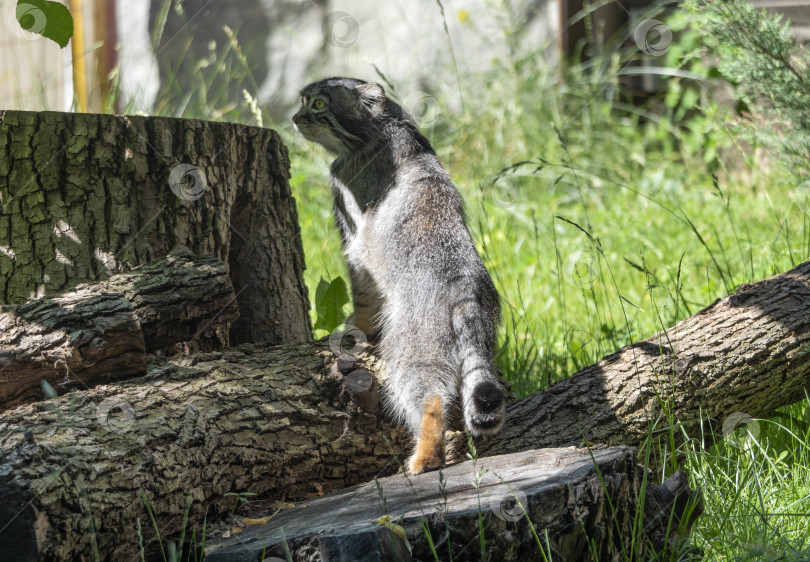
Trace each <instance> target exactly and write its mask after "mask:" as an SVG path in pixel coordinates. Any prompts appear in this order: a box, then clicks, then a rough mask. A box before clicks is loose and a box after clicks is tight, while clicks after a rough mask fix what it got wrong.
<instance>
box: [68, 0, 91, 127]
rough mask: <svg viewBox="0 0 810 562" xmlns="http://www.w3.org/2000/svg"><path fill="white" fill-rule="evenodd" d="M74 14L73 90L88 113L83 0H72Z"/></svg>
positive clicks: (71, 8) (80, 104)
mask: <svg viewBox="0 0 810 562" xmlns="http://www.w3.org/2000/svg"><path fill="white" fill-rule="evenodd" d="M70 14H71V15H72V16H73V37H71V39H70V54H71V56H72V58H73V91H74V92H75V93H76V100H77V101H78V103H79V111H80V112H81V113H87V75H86V74H85V68H84V14H83V13H82V0H70Z"/></svg>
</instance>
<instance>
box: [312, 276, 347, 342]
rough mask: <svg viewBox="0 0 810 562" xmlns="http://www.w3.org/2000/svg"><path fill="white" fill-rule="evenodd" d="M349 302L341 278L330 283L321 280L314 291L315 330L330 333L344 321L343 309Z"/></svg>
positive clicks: (336, 278)
mask: <svg viewBox="0 0 810 562" xmlns="http://www.w3.org/2000/svg"><path fill="white" fill-rule="evenodd" d="M348 302H349V291H348V289H347V287H346V282H345V281H344V280H343V278H342V277H335V278H334V279H333V280H332V282H331V283H330V282H328V281H326V280H325V279H324V278H321V280H320V282H319V283H318V288H317V289H316V290H315V311H316V312H317V314H318V320H317V321H316V322H315V329H316V330H326V331H327V332H331V331H332V330H334V329H335V328H337V327H338V326H340V325H341V324H343V322H344V321H345V320H346V314H345V313H344V311H343V307H344V306H345V305H346V304H348Z"/></svg>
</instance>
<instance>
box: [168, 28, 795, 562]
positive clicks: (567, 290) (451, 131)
mask: <svg viewBox="0 0 810 562" xmlns="http://www.w3.org/2000/svg"><path fill="white" fill-rule="evenodd" d="M669 23H670V25H671V26H672V27H673V28H675V29H683V27H684V22H683V21H678V20H677V19H676V20H671V21H670V22H669ZM696 41H697V39H696V37H695V34H694V33H690V32H684V33H683V34H682V36H681V37H680V38H679V39H678V40H677V41H676V43H675V44H673V46H672V48H671V49H670V52H669V53H668V55H667V57H666V58H662V59H660V60H659V61H658V64H660V65H669V66H675V65H679V64H680V59H681V58H682V57H687V55H688V54H689V53H690V51H691V50H693V49H694V48H695V47H696ZM223 49H224V50H223V52H222V53H220V57H219V58H217V57H214V56H213V55H212V57H213V58H212V61H210V62H209V63H208V64H207V65H206V68H207V69H208V71H206V72H208V74H205V75H203V74H200V80H199V81H198V83H199V84H203V85H204V87H201V88H200V89H199V91H187V92H185V94H184V95H183V96H181V97H176V98H175V97H173V96H172V94H171V90H172V88H175V89H176V88H177V85H176V84H170V85H169V87H168V89H167V92H166V95H164V96H162V97H161V98H160V100H159V102H158V103H157V105H156V107H155V110H154V113H156V114H169V115H177V116H183V117H189V118H205V119H212V118H216V119H227V120H233V121H241V122H244V123H249V124H255V123H256V122H257V116H256V110H255V108H254V109H251V108H250V107H249V105H248V103H246V102H245V100H244V99H238V100H229V99H225V98H223V97H222V95H223V93H222V92H223V88H221V87H217V86H216V85H217V84H219V85H220V86H221V84H222V83H223V82H225V81H227V80H229V79H230V78H232V77H233V78H234V79H238V80H240V81H241V80H243V79H245V77H246V76H249V71H248V70H247V68H246V66H245V64H244V60H240V59H239V57H238V56H234V53H237V54H238V49H236V48H235V46H234V44H230V45H226V46H224V47H223ZM634 54H635V53H633V52H632V50H630V51H628V50H621V49H618V48H617V49H614V50H613V51H610V52H607V53H605V54H604V56H601V57H598V58H597V59H595V60H592V61H591V62H590V63H588V64H582V65H569V66H568V67H567V69H566V70H565V72H563V73H561V72H560V71H559V69H557V68H547V67H544V65H543V64H542V63H541V62H539V61H538V59H537V57H536V56H528V57H526V58H525V59H519V58H514V59H513V60H510V61H508V62H501V63H493V64H492V66H491V67H490V68H488V69H487V70H485V71H481V72H480V73H479V74H474V75H461V74H458V75H457V76H456V78H457V81H456V82H455V83H452V85H451V86H446V87H444V88H443V89H439V90H437V91H435V92H431V95H432V96H433V99H432V101H433V102H435V104H434V107H437V108H439V109H441V113H440V114H439V119H438V120H437V121H436V122H435V124H434V126H433V127H431V128H430V129H429V130H425V131H423V132H425V134H427V135H428V137H429V138H430V140H431V142H432V143H433V146H434V148H435V149H436V151H437V153H438V154H439V155H440V157H441V158H442V160H443V162H444V163H445V165H446V167H447V169H448V171H449V172H450V174H451V176H452V177H453V179H454V180H455V181H456V183H457V185H458V188H459V190H460V191H461V193H462V195H463V196H464V198H465V200H466V202H467V210H468V216H469V225H470V228H471V230H472V232H473V236H474V238H475V240H476V243H477V245H478V248H479V251H480V253H481V255H482V256H483V258H484V260H485V263H486V265H487V267H488V268H489V271H490V272H491V274H492V275H493V278H494V279H495V281H496V285H497V287H498V290H499V292H500V294H501V297H502V300H503V305H504V315H503V316H504V318H503V326H502V328H501V331H500V334H499V336H500V337H499V339H500V343H501V352H500V354H499V357H498V361H499V364H500V366H501V368H502V370H503V372H504V373H505V375H506V376H507V377H508V378H509V380H510V381H511V383H512V385H513V387H514V389H515V391H516V392H517V394H518V395H519V396H526V395H528V394H530V393H533V392H536V391H538V390H541V389H544V388H547V387H548V386H549V385H551V384H553V383H554V382H555V381H559V380H561V379H564V378H566V377H568V376H570V375H571V374H573V373H574V372H576V371H577V370H579V369H581V368H583V367H585V366H587V365H589V364H591V363H593V362H595V361H597V360H598V359H600V358H601V357H602V356H604V355H607V354H609V353H611V352H613V351H615V350H616V349H617V348H619V347H621V346H623V345H627V344H629V343H631V342H634V341H637V340H639V339H643V338H645V337H647V336H649V335H651V334H653V333H654V332H656V331H659V330H661V329H663V328H669V327H670V326H672V325H674V324H675V323H676V322H677V321H679V320H682V319H683V318H686V317H688V316H690V315H692V314H694V313H696V312H697V311H698V310H700V309H701V308H703V307H704V306H707V305H709V304H711V303H712V302H713V301H714V300H715V299H717V298H719V297H722V296H725V295H727V294H729V293H731V292H733V291H734V290H735V288H736V287H737V286H738V285H739V284H741V283H747V282H753V281H756V280H759V279H763V278H766V277H769V276H771V275H774V274H776V273H779V272H782V271H786V270H788V269H790V268H791V267H793V266H795V265H797V264H799V263H800V262H802V261H804V260H806V259H808V255H810V215H808V199H807V197H808V192H807V191H806V190H805V189H802V188H800V187H799V186H800V185H801V184H802V179H803V178H800V177H799V176H798V174H797V173H796V172H794V171H792V170H789V169H785V168H784V167H782V166H780V164H779V162H778V161H776V160H775V159H774V158H773V157H772V156H771V155H769V154H768V153H767V152H766V151H765V150H763V149H762V148H760V147H755V146H750V145H743V144H742V143H740V142H739V141H738V139H737V138H736V136H735V135H734V134H733V133H732V132H731V129H730V128H729V123H730V122H731V121H732V120H733V119H734V118H735V116H734V114H733V111H732V108H731V107H727V106H725V105H723V104H721V103H719V102H717V101H715V99H716V98H715V95H714V94H715V92H717V91H718V90H717V89H716V88H714V87H710V86H709V84H708V82H700V81H693V80H688V79H685V78H674V79H672V80H671V81H670V82H669V91H668V92H666V93H664V94H663V95H661V96H659V97H657V98H654V99H652V100H650V101H649V102H648V103H647V104H645V105H642V106H638V105H635V104H633V103H631V102H630V100H629V98H628V97H627V96H626V95H623V94H622V88H621V85H620V76H621V72H622V68H623V66H624V64H625V62H626V61H627V60H628V58H629V57H631V56H633V55H634ZM687 58H688V57H687ZM702 64H703V63H701V62H700V60H697V61H696V60H695V59H694V58H693V59H692V62H691V63H690V66H689V70H690V71H693V72H697V73H698V74H703V75H704V76H709V69H707V68H705V67H703V66H702ZM211 69H216V71H215V72H213V73H211ZM381 70H382V71H383V72H385V69H381ZM370 72H372V69H358V74H361V73H362V74H365V75H366V76H368V75H369V74H370ZM302 86H303V84H302ZM393 86H394V87H395V88H394V92H391V88H390V87H389V88H388V90H389V92H391V93H397V92H396V91H395V90H396V86H397V85H396V84H393ZM250 94H252V95H255V94H256V92H255V91H254V92H250ZM403 94H404V93H403ZM262 120H263V122H264V124H265V125H267V126H272V127H274V128H276V129H278V130H279V131H280V132H281V134H282V136H283V139H284V142H285V143H286V144H287V146H288V147H289V150H290V156H291V161H292V177H291V180H290V184H291V187H292V190H293V193H294V195H295V197H296V200H297V204H298V213H299V217H300V224H301V229H302V239H303V245H304V250H305V254H306V264H307V270H306V272H305V280H306V283H307V286H308V289H309V293H310V296H311V297H314V295H315V293H316V287H317V286H318V283H319V282H320V280H321V278H326V279H334V278H336V277H338V276H341V277H343V278H347V276H346V269H345V264H344V262H343V259H342V252H341V248H340V238H339V235H338V232H337V229H336V228H335V226H334V223H333V219H332V211H331V208H332V203H331V196H330V191H329V188H328V166H329V162H330V160H331V158H330V157H329V155H328V154H326V152H325V151H323V150H322V149H321V148H319V147H316V146H313V145H312V144H310V143H307V142H306V141H304V140H303V139H302V138H300V137H299V136H297V135H296V134H295V133H294V132H293V131H292V128H291V126H290V123H277V124H275V125H274V124H272V123H271V121H270V119H269V117H268V116H267V114H266V113H265V114H264V115H263V119H262ZM804 185H805V187H806V186H807V184H806V183H805V184H804ZM313 308H314V307H313ZM347 312H348V311H347ZM312 318H313V323H314V321H315V315H314V310H313V316H312ZM316 335H324V334H322V333H317V334H316ZM808 408H810V407H809V406H808V401H804V402H802V403H799V404H794V405H792V406H789V407H786V408H782V409H780V410H779V412H777V413H775V414H774V416H773V417H771V418H769V419H767V420H759V424H760V428H761V432H760V434H759V436H758V437H757V438H756V439H753V440H751V441H750V442H749V445H748V446H746V447H735V446H732V445H729V444H728V443H727V442H721V443H720V444H718V445H717V446H715V447H713V448H710V449H708V450H706V449H704V448H703V447H702V445H701V441H700V440H699V439H696V438H694V436H693V437H692V438H691V439H687V440H686V442H685V443H684V444H683V445H682V446H681V452H682V453H683V455H684V459H685V460H684V466H685V468H686V469H687V470H688V471H689V474H690V478H691V480H692V485H693V486H694V487H699V488H701V489H702V490H703V491H704V500H705V502H706V506H705V513H704V514H703V515H702V516H701V518H700V519H699V521H698V523H697V525H696V526H695V528H694V529H693V531H692V535H691V539H690V540H691V544H693V545H695V546H697V547H699V548H701V549H703V550H704V552H705V555H706V557H707V559H710V560H732V559H733V560H798V559H802V558H805V559H810V542H808V539H807V531H808V530H809V529H810V517H808V515H807V514H808V513H810V468H808V467H810V453H808V450H809V447H808V446H809V445H810V430H808V426H810V415H809V414H808V411H810V410H808ZM671 423H672V424H673V425H672V428H673V429H672V430H673V431H678V429H677V420H671ZM649 453H650V451H649V450H647V451H642V454H643V455H646V454H649ZM643 458H644V457H643V456H642V459H643ZM671 468H672V467H671V466H670V470H671ZM667 475H668V473H667V470H666V469H664V470H663V472H661V473H659V474H658V476H659V477H660V478H662V479H663V478H664V477H666V476H667ZM483 539H484V538H483V537H482V540H483ZM634 540H635V539H634Z"/></svg>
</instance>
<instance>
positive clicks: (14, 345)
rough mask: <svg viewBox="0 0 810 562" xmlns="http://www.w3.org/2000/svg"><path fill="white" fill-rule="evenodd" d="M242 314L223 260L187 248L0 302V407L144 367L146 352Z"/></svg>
mask: <svg viewBox="0 0 810 562" xmlns="http://www.w3.org/2000/svg"><path fill="white" fill-rule="evenodd" d="M238 316H239V311H238V309H237V306H236V300H235V298H234V293H233V287H232V286H231V281H230V278H229V277H228V271H227V266H226V265H225V264H224V263H222V262H221V261H219V260H218V259H216V258H214V257H211V256H209V257H196V258H195V257H194V256H192V255H191V253H190V252H189V251H188V250H187V249H184V248H178V249H175V250H172V252H171V253H170V254H169V255H168V256H167V257H165V258H163V259H160V260H157V261H155V262H151V263H149V264H147V265H144V266H140V267H137V268H135V269H133V270H132V271H130V272H127V273H119V274H117V275H113V276H112V277H110V278H109V279H108V280H107V281H100V282H97V283H85V284H82V285H78V286H76V287H74V288H73V289H70V290H68V291H63V292H61V293H58V294H56V295H53V296H48V297H43V298H41V299H37V300H34V301H31V302H29V303H26V304H22V305H7V306H0V410H4V409H7V408H9V407H12V406H15V405H17V404H19V403H20V402H23V401H25V400H29V399H34V398H40V399H42V398H44V396H45V395H44V394H43V392H42V390H41V388H40V387H41V381H42V380H45V381H47V382H48V383H49V384H50V385H51V386H52V387H53V388H55V389H56V390H57V391H60V393H61V392H63V391H66V390H69V389H72V388H79V387H84V388H89V387H91V386H95V385H96V384H100V383H104V382H112V381H114V380H120V379H126V378H130V377H134V376H140V375H143V374H145V373H146V354H147V353H150V352H154V351H158V350H162V349H164V348H166V347H167V346H170V345H172V344H175V343H179V342H189V341H196V340H197V338H198V337H199V336H200V334H201V333H202V332H203V331H206V332H210V331H212V330H214V329H216V328H218V327H220V326H223V325H227V324H228V323H229V322H232V321H233V320H235V319H236V318H237V317H238Z"/></svg>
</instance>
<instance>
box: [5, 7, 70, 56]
mask: <svg viewBox="0 0 810 562" xmlns="http://www.w3.org/2000/svg"><path fill="white" fill-rule="evenodd" d="M16 15H17V21H18V22H19V23H20V27H22V28H23V29H24V30H26V31H27V32H29V33H36V34H37V35H42V36H43V37H46V38H48V39H50V40H52V41H54V42H55V43H56V44H57V45H59V46H60V47H62V48H63V49H64V48H65V47H66V46H67V44H68V41H70V38H71V37H72V36H73V17H72V16H71V15H70V12H69V11H68V9H67V8H66V7H64V6H63V5H62V4H60V3H59V2H49V1H48V0H18V2H17V14H16Z"/></svg>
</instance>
